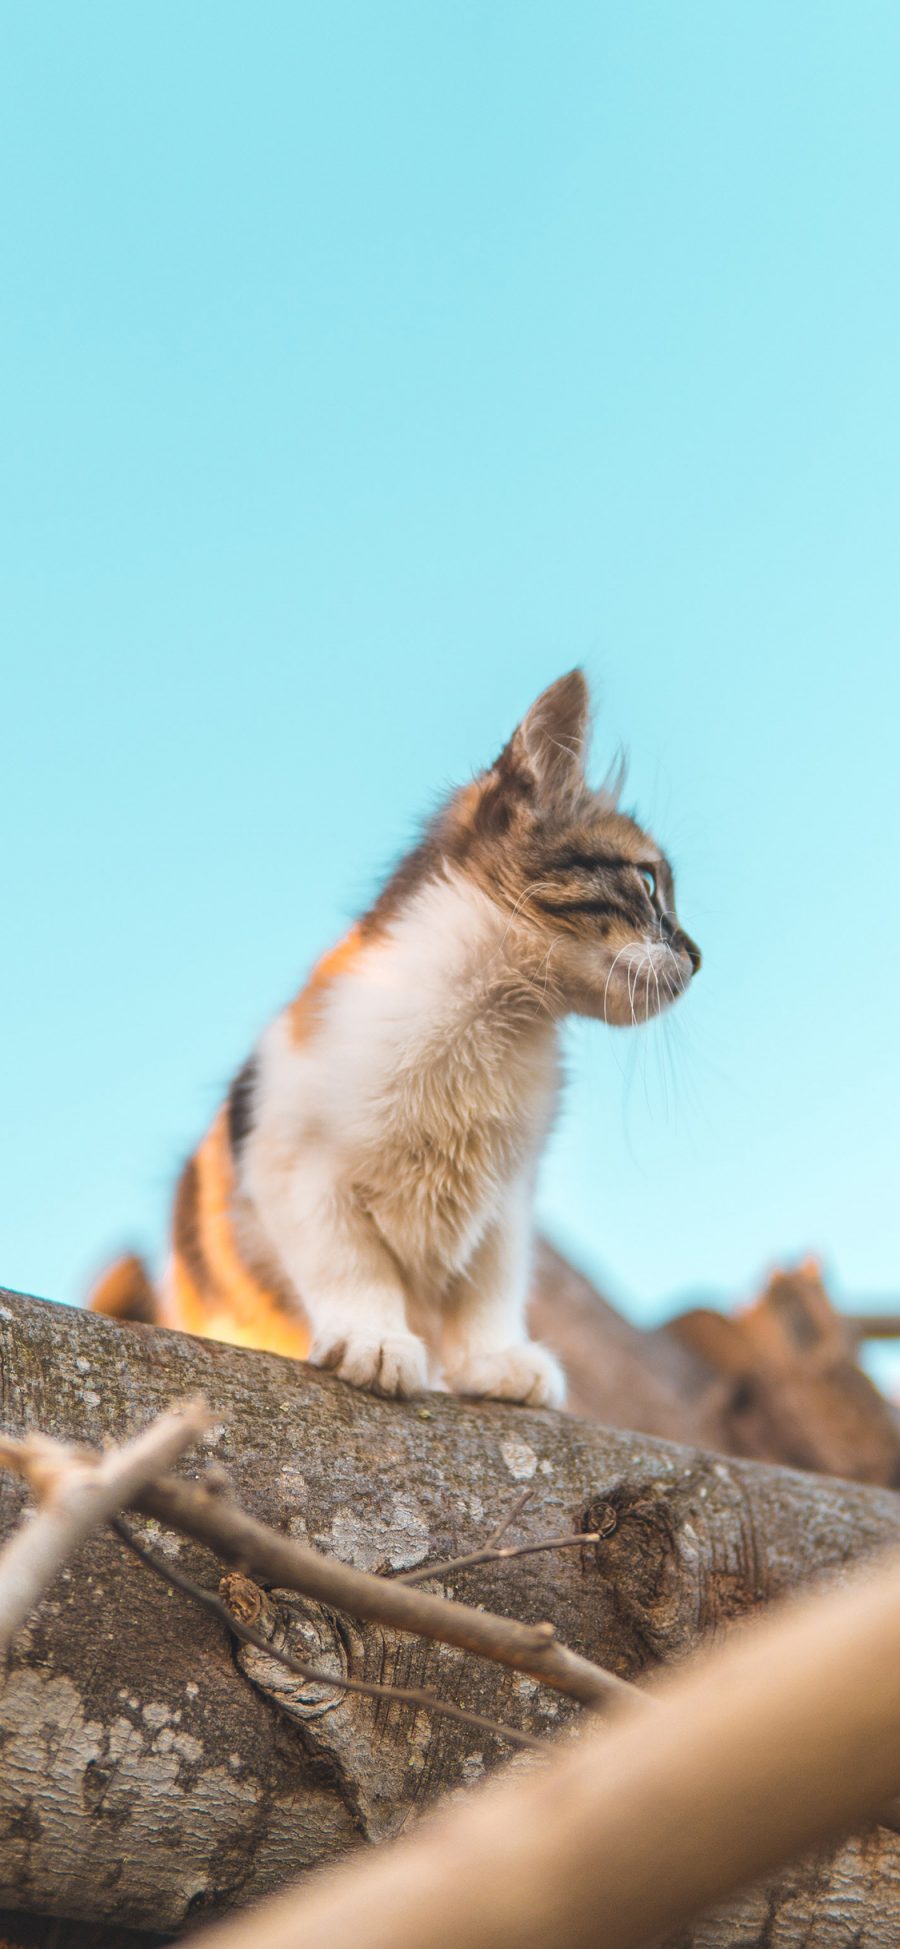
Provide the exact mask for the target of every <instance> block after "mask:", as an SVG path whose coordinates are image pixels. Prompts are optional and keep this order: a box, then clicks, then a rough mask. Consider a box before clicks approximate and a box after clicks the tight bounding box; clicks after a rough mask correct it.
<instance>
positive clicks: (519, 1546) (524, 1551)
mask: <svg viewBox="0 0 900 1949" xmlns="http://www.w3.org/2000/svg"><path fill="white" fill-rule="evenodd" d="M600 1540H601V1538H600V1533H599V1531H598V1530H589V1531H587V1532H585V1531H583V1530H579V1531H578V1532H577V1534H576V1535H574V1536H542V1537H539V1538H538V1541H537V1542H536V1543H509V1544H507V1546H506V1548H505V1549H501V1550H497V1549H492V1548H491V1546H490V1545H488V1546H487V1548H486V1549H483V1550H470V1551H469V1553H468V1555H467V1556H456V1557H448V1558H447V1559H446V1562H444V1563H431V1564H425V1565H421V1564H420V1566H419V1568H418V1569H417V1570H401V1571H399V1572H398V1574H397V1576H396V1577H392V1579H391V1582H392V1583H395V1584H424V1583H427V1582H428V1581H429V1580H430V1579H431V1578H432V1577H435V1578H443V1577H449V1575H450V1572H451V1570H452V1571H456V1570H474V1568H475V1566H476V1564H478V1563H506V1562H508V1561H509V1560H510V1559H511V1558H512V1557H517V1556H534V1555H535V1554H536V1553H537V1551H538V1550H570V1549H572V1547H573V1545H575V1544H583V1543H599V1542H600Z"/></svg>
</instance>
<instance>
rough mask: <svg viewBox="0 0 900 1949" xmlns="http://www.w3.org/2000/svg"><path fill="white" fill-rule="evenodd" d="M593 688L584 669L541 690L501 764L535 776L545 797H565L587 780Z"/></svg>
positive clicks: (512, 739)
mask: <svg viewBox="0 0 900 1949" xmlns="http://www.w3.org/2000/svg"><path fill="white" fill-rule="evenodd" d="M590 707H591V699H590V692H589V691H588V687H587V680H586V678H585V675H584V671H583V670H570V671H569V673H568V675H567V676H565V677H558V678H557V680H556V683H553V684H551V685H550V687H549V689H548V690H543V691H542V692H541V695H540V697H538V698H536V700H535V702H534V703H533V704H532V706H531V709H530V711H528V712H526V715H525V716H524V717H523V719H522V722H521V724H520V725H519V726H518V727H517V729H516V730H515V731H514V732H513V734H512V737H511V738H510V741H509V744H508V745H507V747H506V750H505V751H504V753H503V755H502V757H501V759H500V761H499V763H500V766H501V767H502V766H504V765H507V766H509V767H510V768H512V769H515V770H516V771H518V772H519V773H520V774H523V775H524V776H526V777H529V778H531V780H532V781H533V783H534V786H535V787H536V790H537V793H538V795H539V796H540V797H542V798H564V797H567V796H568V795H569V794H570V793H572V792H573V791H577V790H578V789H579V787H580V786H582V785H583V783H584V761H585V757H586V755H587V745H588V736H589V732H590Z"/></svg>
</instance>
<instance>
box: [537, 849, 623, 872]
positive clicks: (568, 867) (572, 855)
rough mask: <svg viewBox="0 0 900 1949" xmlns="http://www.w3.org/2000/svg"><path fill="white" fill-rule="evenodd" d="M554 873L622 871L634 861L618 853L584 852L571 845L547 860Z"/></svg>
mask: <svg viewBox="0 0 900 1949" xmlns="http://www.w3.org/2000/svg"><path fill="white" fill-rule="evenodd" d="M547 864H548V866H549V867H550V870H551V872H554V873H602V872H604V871H606V872H611V873H622V872H624V870H625V869H626V867H629V866H631V867H633V865H634V861H633V860H630V859H625V858H623V856H622V855H621V854H620V853H584V852H581V851H580V850H579V848H578V847H577V846H571V847H569V848H568V850H567V851H566V852H564V853H561V854H560V856H559V858H558V859H551V860H548V862H547Z"/></svg>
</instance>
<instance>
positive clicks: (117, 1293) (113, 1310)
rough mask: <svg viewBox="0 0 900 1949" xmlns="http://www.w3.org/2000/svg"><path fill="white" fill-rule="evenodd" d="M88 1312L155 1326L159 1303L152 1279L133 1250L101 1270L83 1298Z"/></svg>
mask: <svg viewBox="0 0 900 1949" xmlns="http://www.w3.org/2000/svg"><path fill="white" fill-rule="evenodd" d="M87 1304H88V1307H89V1309H90V1311H91V1312H92V1313H106V1314H107V1315H108V1316H109V1318H110V1319H113V1320H140V1321H142V1322H143V1323H144V1325H145V1326H158V1325H159V1323H160V1305H159V1299H158V1297H157V1294H156V1292H155V1290H154V1286H153V1281H152V1279H151V1278H150V1274H149V1272H148V1271H147V1268H146V1266H145V1264H144V1261H143V1259H139V1258H138V1257H137V1256H136V1254H135V1253H133V1252H130V1253H128V1254H127V1255H126V1257H125V1258H122V1259H116V1261H115V1264H114V1265H111V1266H110V1267H109V1269H108V1271H106V1272H104V1273H101V1276H100V1278H99V1279H98V1280H97V1283H96V1285H95V1286H93V1287H92V1289H91V1291H90V1293H89V1295H88V1301H87Z"/></svg>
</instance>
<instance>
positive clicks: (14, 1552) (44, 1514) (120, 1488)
mask: <svg viewBox="0 0 900 1949" xmlns="http://www.w3.org/2000/svg"><path fill="white" fill-rule="evenodd" d="M208 1426H209V1415H208V1412H207V1409H206V1405H205V1403H204V1402H203V1401H202V1400H200V1399H197V1400H194V1401H186V1402H185V1403H184V1405H183V1407H180V1408H177V1409H173V1410H172V1412H171V1414H165V1415H162V1416H161V1417H160V1418H159V1420H158V1421H154V1422H153V1423H152V1424H151V1426H150V1427H149V1428H144V1429H143V1430H142V1431H141V1433H140V1434H139V1435H136V1436H135V1437H134V1440H133V1441H129V1442H126V1443H125V1444H124V1445H123V1446H122V1447H121V1448H113V1449H109V1450H108V1451H107V1452H106V1454H97V1453H91V1451H90V1450H85V1449H81V1448H74V1447H72V1446H70V1445H67V1444H65V1443H62V1442H58V1441H53V1440H51V1439H49V1438H48V1437H47V1436H45V1435H39V1434H31V1435H27V1436H26V1437H25V1439H24V1440H22V1441H16V1440H13V1439H11V1438H10V1437H9V1436H0V1467H2V1468H7V1469H10V1470H11V1471H12V1472H13V1473H14V1474H16V1475H19V1476H22V1477H23V1478H24V1479H25V1481H26V1482H28V1484H29V1485H30V1487H31V1488H32V1489H33V1490H34V1491H35V1493H36V1494H37V1496H38V1497H39V1500H40V1507H39V1509H38V1510H37V1511H36V1513H35V1514H33V1515H31V1516H30V1517H29V1518H27V1519H26V1521H25V1522H24V1523H23V1524H22V1525H21V1527H20V1528H19V1529H18V1530H17V1531H16V1532H15V1535H14V1536H12V1537H11V1538H10V1540H9V1542H8V1543H7V1545H6V1547H5V1549H4V1550H3V1552H2V1554H0V1658H2V1657H3V1656H5V1655H6V1653H7V1652H8V1650H9V1648H10V1645H11V1644H12V1642H13V1639H14V1637H15V1635H16V1632H17V1631H18V1630H19V1628H20V1626H21V1625H22V1624H24V1622H25V1619H26V1618H27V1616H28V1614H29V1611H31V1610H33V1608H34V1606H35V1604H36V1603H37V1602H38V1599H39V1598H40V1597H41V1596H42V1595H43V1592H44V1591H45V1590H46V1589H47V1586H48V1584H50V1583H52V1582H53V1579H54V1577H55V1576H56V1574H57V1572H58V1571H59V1570H60V1569H61V1568H62V1565H63V1564H64V1563H65V1561H66V1559H67V1557H69V1556H71V1554H72V1551H73V1550H76V1549H77V1548H78V1545H79V1544H80V1543H83V1542H84V1540H85V1537H87V1536H89V1535H90V1533H91V1531H92V1530H93V1529H97V1528H98V1527H99V1526H100V1524H101V1523H104V1522H106V1520H107V1518H108V1517H109V1516H111V1515H112V1514H113V1513H114V1512H115V1511H116V1510H118V1509H122V1508H124V1507H125V1506H126V1505H127V1504H128V1503H130V1502H132V1501H133V1500H134V1497H135V1495H137V1494H139V1493H140V1491H141V1489H143V1488H145V1487H146V1486H147V1484H148V1482H152V1481H153V1479H154V1478H155V1477H156V1476H157V1475H159V1474H161V1473H162V1471H163V1470H165V1469H167V1468H170V1467H171V1465H172V1463H173V1462H175V1461H177V1460H178V1457H179V1455H182V1454H183V1453H184V1451H185V1449H186V1448H190V1446H191V1444H192V1443H193V1442H195V1441H196V1440H197V1438H198V1436H199V1435H202V1434H203V1432H204V1430H205V1429H206V1428H207V1427H208Z"/></svg>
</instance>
